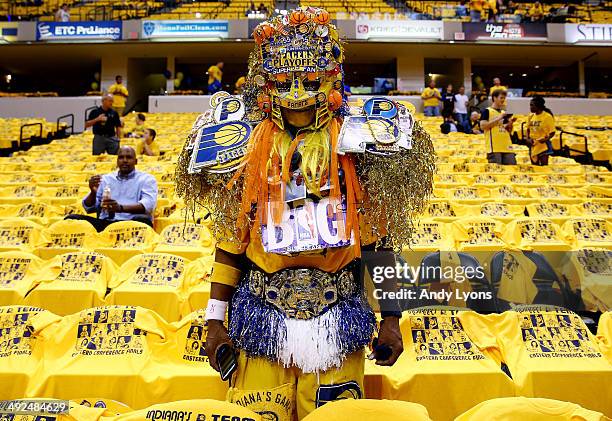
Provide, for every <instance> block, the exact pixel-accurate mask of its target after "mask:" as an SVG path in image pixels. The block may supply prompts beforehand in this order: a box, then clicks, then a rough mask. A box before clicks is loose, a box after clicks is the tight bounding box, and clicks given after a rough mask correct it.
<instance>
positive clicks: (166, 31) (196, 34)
mask: <svg viewBox="0 0 612 421" xmlns="http://www.w3.org/2000/svg"><path fill="white" fill-rule="evenodd" d="M228 28H229V26H228V22H227V21H226V20H144V21H142V38H147V39H154V38H227V37H228V33H229V32H228V31H229V29H228Z"/></svg>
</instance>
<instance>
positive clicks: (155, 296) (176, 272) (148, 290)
mask: <svg viewBox="0 0 612 421" xmlns="http://www.w3.org/2000/svg"><path fill="white" fill-rule="evenodd" d="M206 275H207V270H206V267H205V266H204V265H202V264H200V263H199V262H198V261H195V262H193V263H192V262H190V261H189V260H186V259H183V258H182V257H179V256H173V255H171V254H166V253H147V254H141V255H138V256H134V257H132V258H131V259H130V260H128V261H127V262H125V263H124V264H123V265H122V266H121V268H120V269H119V270H118V271H116V272H115V276H114V277H113V279H112V280H111V281H110V282H109V285H108V286H109V288H111V289H112V291H111V292H110V294H109V295H108V296H107V297H106V304H109V305H110V304H123V305H136V306H142V307H144V308H148V309H149V310H153V311H155V312H157V314H159V315H160V316H161V317H163V318H164V319H166V320H167V321H168V322H174V321H177V320H179V318H180V316H181V308H182V307H183V306H184V305H185V303H184V302H185V300H186V298H187V292H188V290H189V288H190V287H191V286H193V285H197V284H199V283H200V282H202V281H203V280H204V277H205V276H206Z"/></svg>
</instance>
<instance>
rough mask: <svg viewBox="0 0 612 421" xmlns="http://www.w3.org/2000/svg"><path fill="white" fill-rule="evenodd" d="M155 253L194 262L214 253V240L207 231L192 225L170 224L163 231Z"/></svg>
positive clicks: (204, 228) (202, 227)
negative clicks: (167, 254) (169, 254)
mask: <svg viewBox="0 0 612 421" xmlns="http://www.w3.org/2000/svg"><path fill="white" fill-rule="evenodd" d="M160 237H161V239H160V242H159V243H158V245H157V246H156V247H155V251H156V252H157V253H172V254H174V255H177V256H181V257H184V258H186V259H190V260H194V259H198V258H200V257H204V256H210V255H212V254H213V253H214V250H215V249H214V240H213V238H212V235H211V233H210V231H209V229H208V228H207V227H206V226H204V225H198V224H194V223H179V224H172V225H169V226H167V227H166V228H164V229H163V231H162V232H161V234H160Z"/></svg>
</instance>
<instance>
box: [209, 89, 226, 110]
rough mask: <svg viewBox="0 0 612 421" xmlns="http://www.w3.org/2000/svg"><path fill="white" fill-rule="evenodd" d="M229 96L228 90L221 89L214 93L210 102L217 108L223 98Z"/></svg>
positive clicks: (212, 106)
mask: <svg viewBox="0 0 612 421" xmlns="http://www.w3.org/2000/svg"><path fill="white" fill-rule="evenodd" d="M228 96H230V94H229V93H228V92H225V91H219V92H217V93H214V94H213V95H212V96H211V97H210V100H209V104H210V107H211V108H216V107H217V105H218V104H219V102H221V100H222V99H223V98H227V97H228Z"/></svg>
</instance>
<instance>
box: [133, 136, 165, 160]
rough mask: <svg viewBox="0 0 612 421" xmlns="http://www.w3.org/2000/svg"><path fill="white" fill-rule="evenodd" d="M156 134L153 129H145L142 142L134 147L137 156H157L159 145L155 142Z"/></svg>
mask: <svg viewBox="0 0 612 421" xmlns="http://www.w3.org/2000/svg"><path fill="white" fill-rule="evenodd" d="M155 136H157V132H156V131H155V130H154V129H145V130H144V136H143V137H142V140H141V141H140V142H138V145H136V154H137V155H147V156H159V155H160V152H159V145H158V144H157V142H156V141H155Z"/></svg>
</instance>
